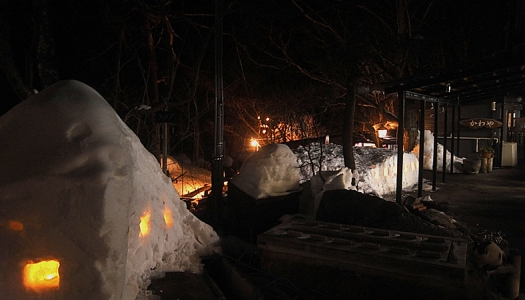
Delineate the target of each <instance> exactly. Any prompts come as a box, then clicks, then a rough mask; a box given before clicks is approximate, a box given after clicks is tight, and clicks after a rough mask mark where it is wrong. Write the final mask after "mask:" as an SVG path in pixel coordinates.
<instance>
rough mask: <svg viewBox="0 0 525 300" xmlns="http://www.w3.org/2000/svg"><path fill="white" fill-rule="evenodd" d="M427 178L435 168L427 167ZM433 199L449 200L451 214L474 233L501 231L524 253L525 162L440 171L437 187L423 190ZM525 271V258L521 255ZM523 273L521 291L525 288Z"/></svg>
mask: <svg viewBox="0 0 525 300" xmlns="http://www.w3.org/2000/svg"><path fill="white" fill-rule="evenodd" d="M423 177H424V178H425V179H428V180H431V179H432V172H430V171H424V173H423ZM426 195H430V197H431V198H432V200H434V201H446V202H449V211H448V213H447V214H448V215H449V216H452V217H453V218H454V219H456V220H457V221H458V222H460V223H462V224H464V225H465V226H466V227H467V228H468V229H469V230H470V231H472V233H478V232H482V231H484V230H488V231H494V232H501V233H502V234H503V235H504V239H506V240H507V241H508V242H509V247H510V248H515V249H518V250H519V251H520V253H521V254H522V256H525V165H524V164H518V165H516V166H515V167H512V168H510V167H508V168H505V167H504V168H498V169H494V170H493V171H492V172H490V173H479V174H446V178H445V182H443V181H442V174H441V173H438V174H437V191H435V192H427V191H423V196H426ZM521 269H522V274H523V270H525V259H522V267H521ZM524 277H525V276H523V275H522V276H521V284H520V290H521V294H523V293H524V292H525V278H524Z"/></svg>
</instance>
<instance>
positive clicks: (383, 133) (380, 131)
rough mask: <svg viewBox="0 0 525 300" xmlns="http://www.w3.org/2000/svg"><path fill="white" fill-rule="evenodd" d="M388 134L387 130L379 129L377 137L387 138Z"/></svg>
mask: <svg viewBox="0 0 525 300" xmlns="http://www.w3.org/2000/svg"><path fill="white" fill-rule="evenodd" d="M387 133H388V130H386V129H379V130H378V131H377V135H378V136H379V138H384V137H386V135H387Z"/></svg>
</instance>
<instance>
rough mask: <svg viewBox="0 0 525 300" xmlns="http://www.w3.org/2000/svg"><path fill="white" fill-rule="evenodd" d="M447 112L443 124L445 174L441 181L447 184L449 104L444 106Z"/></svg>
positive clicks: (443, 170)
mask: <svg viewBox="0 0 525 300" xmlns="http://www.w3.org/2000/svg"><path fill="white" fill-rule="evenodd" d="M443 107H444V110H445V120H444V123H445V124H443V169H442V170H441V171H442V172H443V174H442V178H441V181H442V182H445V176H446V175H445V174H447V142H448V141H447V132H448V126H447V122H448V104H445V105H444V106H443Z"/></svg>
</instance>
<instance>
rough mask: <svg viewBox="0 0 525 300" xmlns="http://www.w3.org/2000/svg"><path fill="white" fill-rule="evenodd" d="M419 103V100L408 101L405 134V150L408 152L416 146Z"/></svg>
mask: <svg viewBox="0 0 525 300" xmlns="http://www.w3.org/2000/svg"><path fill="white" fill-rule="evenodd" d="M418 109H419V105H418V101H417V100H411V99H407V100H406V110H405V132H404V141H403V146H404V147H403V148H404V149H405V150H406V151H412V149H414V147H415V146H416V139H417V137H418V128H419V127H418V113H417V112H418Z"/></svg>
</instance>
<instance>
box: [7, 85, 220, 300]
mask: <svg viewBox="0 0 525 300" xmlns="http://www.w3.org/2000/svg"><path fill="white" fill-rule="evenodd" d="M0 165H1V166H2V167H1V168H0V207H2V209H1V212H0V243H1V244H2V247H0V290H1V291H2V293H1V295H0V299H10V300H16V299H36V298H38V299H67V300H70V299H75V300H80V299H90V300H91V299H135V298H136V297H137V296H138V295H140V294H141V290H142V289H143V288H145V287H146V286H147V285H148V280H149V278H150V277H151V276H156V275H160V274H162V272H164V271H168V270H169V271H191V272H199V271H200V269H201V262H200V257H199V256H200V255H202V254H204V253H207V252H210V251H213V250H214V249H215V246H214V243H215V242H216V241H218V236H217V234H216V233H215V232H214V231H213V229H212V228H211V227H210V226H208V225H207V224H205V223H203V222H201V221H200V220H198V219H197V218H196V217H195V216H194V215H192V214H191V213H190V212H188V211H187V209H186V208H185V204H184V203H183V202H182V201H180V200H179V196H178V194H177V192H176V191H175V189H174V188H173V186H172V184H171V181H170V179H169V178H168V177H166V176H165V175H163V174H162V172H161V169H160V167H159V164H158V163H157V161H156V160H155V158H154V157H153V155H151V154H150V153H149V152H148V151H147V150H146V149H145V148H144V147H143V146H142V145H141V143H140V141H139V139H138V138H137V137H136V136H135V135H134V134H133V132H132V131H131V130H130V129H129V128H128V127H127V126H126V125H125V124H124V123H123V122H122V121H121V119H120V118H119V117H118V116H117V114H116V113H115V111H114V110H113V109H112V108H111V107H110V106H109V105H108V103H107V102H106V101H105V100H104V99H103V98H102V97H101V96H100V95H99V94H98V93H97V92H96V91H94V90H93V89H91V88H90V87H88V86H86V85H84V84H83V83H80V82H77V81H62V82H59V83H57V84H55V85H53V86H51V87H49V88H48V89H46V90H44V91H42V92H41V93H39V94H37V95H36V96H34V97H32V98H30V99H28V100H26V101H24V102H22V103H20V104H19V105H18V106H16V107H14V108H13V109H12V110H11V111H9V112H8V113H6V114H5V115H3V116H2V117H1V118H0ZM43 260H56V261H58V262H59V263H60V266H59V270H58V273H57V274H56V275H53V276H48V278H51V277H54V278H53V280H56V279H59V285H57V286H54V287H46V286H39V287H35V286H31V285H30V283H28V281H27V280H25V279H23V276H24V269H25V266H26V264H27V263H29V262H33V263H34V262H39V261H43Z"/></svg>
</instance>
